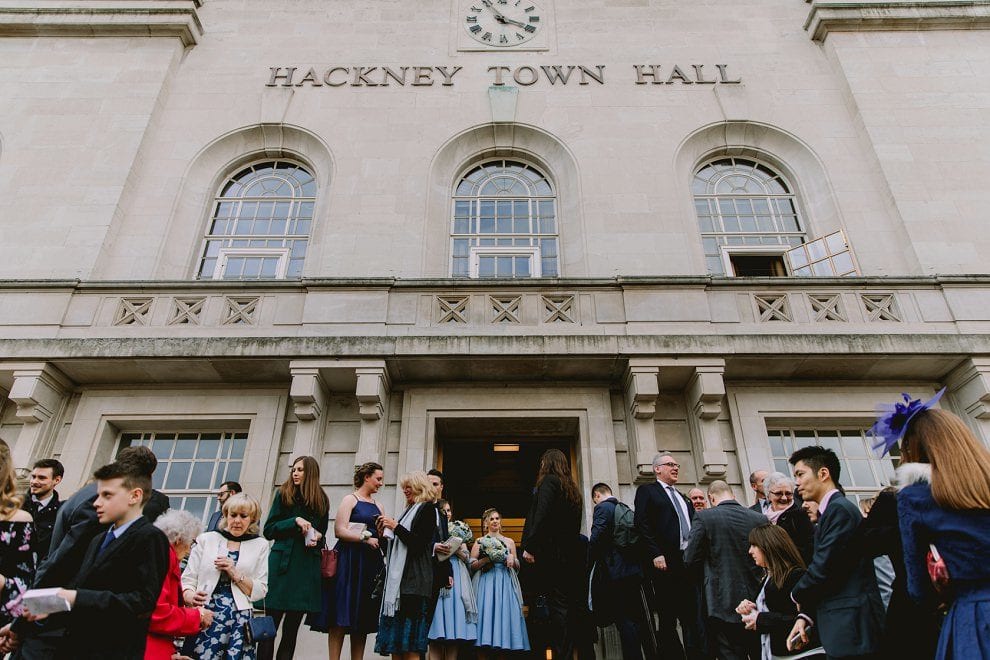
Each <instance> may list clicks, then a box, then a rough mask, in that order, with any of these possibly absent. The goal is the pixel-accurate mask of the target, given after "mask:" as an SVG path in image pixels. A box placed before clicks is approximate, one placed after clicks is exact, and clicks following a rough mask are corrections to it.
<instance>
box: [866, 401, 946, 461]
mask: <svg viewBox="0 0 990 660" xmlns="http://www.w3.org/2000/svg"><path fill="white" fill-rule="evenodd" d="M943 394H945V388H944V387H943V388H942V389H940V390H939V391H938V393H937V394H936V395H935V396H933V397H932V398H930V399H928V401H925V402H924V403H922V402H921V399H915V400H914V401H912V400H911V397H910V396H909V395H907V394H901V396H903V397H904V402H903V403H901V402H897V403H892V404H888V403H885V404H882V405H880V406H877V421H876V422H874V424H873V426H872V427H871V428H870V430H869V431H867V432H866V434H867V435H868V436H870V437H871V438H874V439H876V440H877V442H875V443H874V444H873V449H880V448H881V447H882V448H883V451H882V452H880V456H881V458H882V457H883V456H886V455H887V452H889V451H890V450H891V448H893V446H894V445H896V444H897V443H898V441H900V439H901V438H903V437H904V433H905V432H906V431H907V427H908V423H910V421H911V420H912V419H914V416H915V415H917V414H918V413H920V412H921V411H922V410H928V409H929V408H931V407H932V406H934V405H935V404H936V403H937V402H938V400H939V399H941V398H942V395H943Z"/></svg>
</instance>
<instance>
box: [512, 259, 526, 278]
mask: <svg viewBox="0 0 990 660" xmlns="http://www.w3.org/2000/svg"><path fill="white" fill-rule="evenodd" d="M515 274H516V277H529V257H516V273H515Z"/></svg>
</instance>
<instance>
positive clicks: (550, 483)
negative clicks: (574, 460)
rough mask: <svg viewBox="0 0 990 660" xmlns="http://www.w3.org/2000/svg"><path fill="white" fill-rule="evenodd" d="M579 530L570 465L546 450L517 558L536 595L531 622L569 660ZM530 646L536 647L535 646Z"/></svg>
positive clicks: (579, 568) (578, 579)
mask: <svg viewBox="0 0 990 660" xmlns="http://www.w3.org/2000/svg"><path fill="white" fill-rule="evenodd" d="M580 531H581V491H580V490H578V487H577V484H575V483H574V478H573V477H572V476H571V463H570V460H569V459H568V458H567V456H565V455H564V452H562V451H560V450H559V449H548V450H547V451H545V452H544V453H543V456H542V457H541V458H540V469H539V472H538V473H537V475H536V487H535V488H534V489H533V501H532V504H531V505H530V509H529V515H527V516H526V526H525V528H524V529H523V538H522V546H523V555H522V556H523V560H524V561H526V562H527V563H528V564H530V566H531V570H530V573H531V575H532V582H533V584H532V587H533V591H535V592H536V593H537V594H538V596H537V599H536V602H534V603H532V604H531V607H530V612H531V613H532V614H531V617H533V618H535V619H537V620H539V619H544V621H543V623H545V624H546V625H545V626H544V629H545V631H546V633H547V639H546V641H547V642H549V644H550V645H551V647H552V648H553V651H554V657H557V658H569V657H571V653H572V650H573V648H574V640H575V635H574V634H573V633H574V631H573V630H570V629H569V628H570V626H568V619H569V616H568V612H569V610H570V609H571V608H572V607H574V606H576V605H578V603H577V601H578V599H579V596H580V590H579V587H580V585H581V583H582V580H583V573H584V563H585V560H584V558H583V557H582V556H581V552H580V550H579V549H578V548H579V546H578V540H579V538H578V535H579V534H580ZM542 643H543V642H542V641H541V644H542ZM533 646H534V648H541V646H540V645H537V644H535V643H534V645H533Z"/></svg>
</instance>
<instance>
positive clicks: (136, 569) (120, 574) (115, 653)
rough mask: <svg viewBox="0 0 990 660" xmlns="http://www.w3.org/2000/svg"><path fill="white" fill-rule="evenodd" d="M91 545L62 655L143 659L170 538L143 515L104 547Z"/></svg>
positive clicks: (100, 539) (75, 585)
mask: <svg viewBox="0 0 990 660" xmlns="http://www.w3.org/2000/svg"><path fill="white" fill-rule="evenodd" d="M104 536H106V533H104V534H100V535H99V536H97V537H96V538H94V539H93V540H92V542H91V543H90V544H89V549H88V550H87V551H86V557H85V559H84V561H83V567H82V569H81V570H80V571H79V575H78V577H77V578H76V580H75V582H74V583H73V585H72V588H74V589H76V602H75V605H74V606H73V608H72V612H71V613H70V615H69V628H68V634H67V635H66V638H65V640H64V641H63V645H62V648H61V649H60V653H59V656H58V657H59V658H66V659H68V658H73V659H76V658H79V659H82V658H92V659H94V660H95V659H96V658H114V660H128V659H133V660H142V659H143V658H144V647H145V640H146V638H147V636H148V623H149V621H150V617H151V613H152V612H153V611H154V609H155V603H156V602H157V601H158V595H159V593H160V592H161V590H162V584H163V583H164V581H165V573H166V572H167V571H168V560H169V545H168V539H167V538H166V537H165V534H164V533H162V531H161V530H160V529H158V528H157V527H155V526H154V525H152V524H151V523H149V522H148V521H147V519H145V518H144V517H143V516H139V517H138V518H137V520H135V521H134V523H133V524H132V525H131V526H130V527H129V528H128V529H127V530H126V531H125V532H124V534H123V536H121V537H120V538H118V539H115V540H114V541H112V542H111V543H110V545H109V546H107V548H106V549H105V550H103V551H102V552H100V546H101V544H102V543H103V539H104Z"/></svg>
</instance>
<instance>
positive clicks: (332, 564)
mask: <svg viewBox="0 0 990 660" xmlns="http://www.w3.org/2000/svg"><path fill="white" fill-rule="evenodd" d="M339 554H340V553H339V552H337V548H334V549H333V550H328V549H326V548H323V550H321V551H320V575H322V576H323V577H325V578H332V577H334V576H336V575H337V556H338V555H339Z"/></svg>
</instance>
